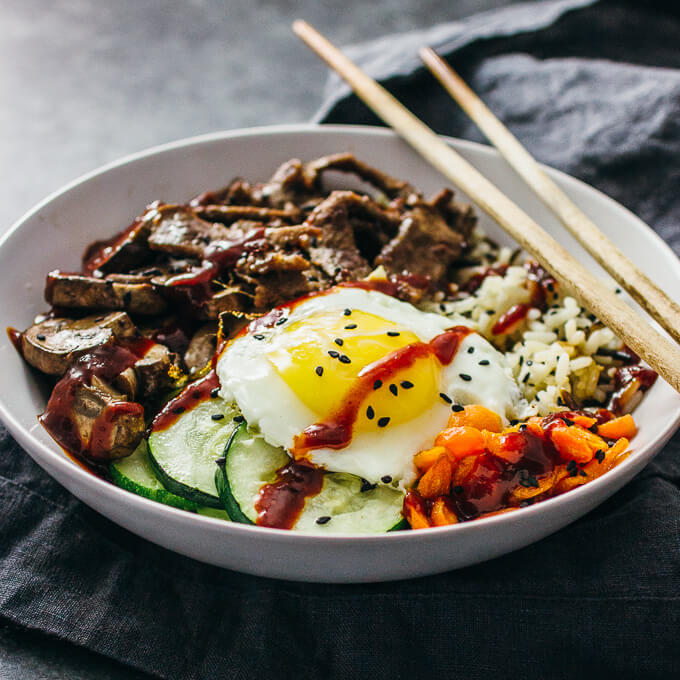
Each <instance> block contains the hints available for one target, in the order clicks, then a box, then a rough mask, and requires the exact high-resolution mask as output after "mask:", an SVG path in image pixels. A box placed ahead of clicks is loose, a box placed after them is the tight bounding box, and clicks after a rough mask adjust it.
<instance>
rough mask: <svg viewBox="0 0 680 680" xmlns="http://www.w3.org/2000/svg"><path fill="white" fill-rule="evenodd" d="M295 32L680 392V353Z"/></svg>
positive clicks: (332, 51)
mask: <svg viewBox="0 0 680 680" xmlns="http://www.w3.org/2000/svg"><path fill="white" fill-rule="evenodd" d="M293 31H294V32H295V33H296V35H297V36H298V37H299V38H301V39H302V40H303V41H304V42H305V43H306V44H307V45H308V46H309V47H311V49H312V50H314V51H315V52H316V53H317V54H318V55H319V56H320V57H321V58H322V59H323V60H324V61H325V62H326V63H327V64H328V65H329V66H331V68H333V69H334V70H335V71H336V72H337V73H338V74H339V75H340V76H342V78H344V80H345V81H347V83H348V84H349V85H350V86H351V87H352V88H353V89H354V91H355V92H356V94H357V95H358V96H359V97H360V98H361V99H362V100H363V101H364V102H365V103H366V104H367V105H368V106H369V107H370V108H371V109H372V110H373V111H374V112H375V113H376V114H377V115H378V116H379V117H381V118H382V119H383V120H384V121H385V122H387V123H388V124H389V125H390V126H391V127H392V128H394V130H395V131H396V132H397V133H398V134H399V135H400V136H401V137H403V138H404V139H405V140H406V141H407V142H408V143H409V144H411V146H413V147H414V148H415V149H416V150H417V151H418V152H419V153H420V154H421V155H422V156H423V157H424V158H425V159H426V160H427V161H428V162H429V163H430V164H432V165H433V166H434V167H435V168H437V170H439V171H440V172H441V173H442V174H443V175H444V176H445V177H447V178H448V179H449V180H450V181H451V182H453V183H454V184H456V185H457V186H458V187H460V189H462V190H463V191H464V192H465V193H466V194H467V195H468V196H469V198H470V199H471V200H472V201H474V202H475V203H476V204H477V205H478V206H479V207H480V208H481V209H482V210H484V212H486V213H487V214H488V215H490V216H491V218H492V219H494V220H495V221H496V222H497V223H498V224H499V225H500V226H501V227H503V229H505V230H506V231H507V232H508V234H510V235H511V236H512V237H513V238H514V239H515V240H516V241H517V242H518V244H519V245H520V246H522V248H524V249H525V250H527V251H528V252H529V253H531V254H532V255H533V256H534V257H535V258H536V259H537V260H538V261H539V262H540V263H541V265H543V267H545V269H546V270H547V271H548V272H550V273H551V274H552V275H553V276H554V277H555V278H556V279H557V280H558V281H559V282H560V283H561V284H562V285H564V286H566V287H567V288H568V289H569V290H570V292H571V293H572V294H573V295H574V297H576V299H577V300H578V301H579V302H580V303H581V304H582V305H583V306H584V307H586V308H588V309H589V310H590V311H592V312H593V313H594V314H596V315H597V316H598V317H599V318H600V319H601V320H602V321H603V322H604V323H606V324H607V325H608V326H609V327H610V328H611V329H612V331H614V333H616V334H617V335H618V336H619V337H620V338H621V339H622V340H623V341H624V342H625V343H626V344H627V345H628V346H629V347H630V348H631V349H632V350H633V351H634V352H636V353H637V354H639V355H640V356H641V357H642V358H643V359H644V360H645V361H646V362H647V363H648V364H649V365H650V366H651V367H652V368H653V369H654V370H655V371H657V372H658V373H659V375H661V376H662V377H663V378H664V379H665V380H666V381H667V382H668V383H669V384H670V385H672V386H673V387H674V388H675V389H676V390H677V391H679V392H680V348H679V347H678V346H677V345H676V344H674V343H673V342H671V341H670V340H669V339H668V338H666V337H665V336H663V335H661V334H660V333H659V332H658V331H656V330H655V329H654V328H652V327H651V326H650V325H649V324H648V323H647V322H646V321H645V320H643V319H642V318H641V317H639V316H638V315H637V314H635V312H634V311H633V310H632V309H631V308H630V307H629V306H628V305H626V303H625V302H623V301H622V300H620V299H619V297H618V296H617V295H616V294H615V293H614V292H613V291H611V290H609V289H608V288H607V287H606V286H604V285H603V284H602V283H601V282H600V281H599V280H598V279H597V278H596V277H595V276H594V275H593V274H591V273H590V272H589V271H588V270H587V269H586V268H585V267H584V266H583V265H582V264H580V263H579V262H578V261H577V260H576V259H575V258H574V257H572V256H571V255H570V254H569V253H568V252H567V251H566V250H565V249H564V248H563V247H562V246H561V245H560V244H559V243H558V242H557V241H556V240H555V239H554V238H553V237H552V236H550V235H549V234H548V233H546V232H545V231H544V230H543V229H542V228H541V227H540V226H539V225H538V224H537V223H536V222H535V221H534V220H533V219H532V218H531V217H529V215H527V214H526V213H525V212H524V211H523V210H522V209H521V208H520V207H519V206H518V205H516V204H515V203H514V202H513V201H511V200H510V199H509V198H508V197H507V196H506V195H505V194H503V193H502V192H501V191H500V190H499V189H498V188H497V187H496V186H495V185H493V184H492V183H491V182H490V181H489V180H488V179H486V177H484V176H483V175H482V174H481V173H480V172H479V171H478V170H476V169H475V168H474V167H473V166H472V165H470V163H468V162H467V161H466V160H465V159H464V158H463V157H462V156H461V155H460V154H458V153H457V152H456V151H454V150H453V149H452V148H451V147H450V146H448V145H447V144H446V143H445V142H444V141H443V140H442V139H441V138H440V137H438V136H437V135H436V134H435V133H434V132H433V131H432V130H431V129H430V128H429V127H427V125H425V124H424V123H423V122H422V121H421V120H419V119H418V118H417V117H416V116H414V115H413V114H412V113H411V112H410V111H408V109H406V108H405V107H404V106H403V105H402V104H400V103H399V102H398V101H397V100H396V99H395V98H394V97H393V96H392V95H391V94H390V93H389V92H387V90H385V88H383V87H382V86H380V85H379V84H378V83H376V82H375V81H374V80H373V79H372V78H370V77H369V76H368V75H366V74H365V73H364V72H363V71H362V70H361V69H360V68H359V67H358V66H356V64H354V63H352V62H351V61H350V60H349V59H348V58H347V57H345V56H344V55H343V54H342V53H341V52H340V51H339V50H338V49H337V48H336V47H334V46H333V45H332V44H331V43H330V42H329V41H328V40H327V39H326V38H324V37H323V36H322V35H321V34H320V33H318V32H317V31H316V30H315V29H314V28H312V27H311V26H310V25H309V24H307V23H306V22H304V21H300V20H298V21H296V22H295V23H294V24H293Z"/></svg>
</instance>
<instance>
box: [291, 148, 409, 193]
mask: <svg viewBox="0 0 680 680" xmlns="http://www.w3.org/2000/svg"><path fill="white" fill-rule="evenodd" d="M326 170H337V171H339V172H349V173H352V174H355V175H357V176H358V177H359V178H360V179H362V180H364V181H365V182H367V183H368V184H370V185H372V186H374V187H375V188H376V189H379V190H380V191H382V192H383V193H384V194H385V195H386V196H387V197H388V198H396V197H398V196H404V197H406V196H409V195H410V194H413V193H417V192H416V190H415V189H414V188H413V187H412V186H411V185H410V184H409V183H408V182H404V181H403V180H401V179H397V178H396V177H391V176H390V175H388V174H386V173H384V172H382V171H381V170H378V169H377V168H374V167H371V166H370V165H367V164H366V163H363V162H362V161H360V160H358V159H357V158H356V157H355V156H354V154H353V153H349V152H345V153H337V154H332V155H330V156H323V157H322V158H318V159H316V160H313V161H310V162H309V163H306V164H305V165H304V168H303V173H304V177H305V183H306V184H307V186H308V187H309V190H311V189H312V188H316V189H317V190H319V189H320V188H321V187H320V183H321V176H322V174H323V173H324V172H325V171H326Z"/></svg>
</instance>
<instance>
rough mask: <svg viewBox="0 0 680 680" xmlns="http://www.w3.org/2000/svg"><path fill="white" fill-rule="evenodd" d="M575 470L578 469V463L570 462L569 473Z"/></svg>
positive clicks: (568, 465) (568, 464)
mask: <svg viewBox="0 0 680 680" xmlns="http://www.w3.org/2000/svg"><path fill="white" fill-rule="evenodd" d="M575 469H576V461H575V460H570V461H569V462H568V463H567V470H568V471H569V472H571V471H572V470H575Z"/></svg>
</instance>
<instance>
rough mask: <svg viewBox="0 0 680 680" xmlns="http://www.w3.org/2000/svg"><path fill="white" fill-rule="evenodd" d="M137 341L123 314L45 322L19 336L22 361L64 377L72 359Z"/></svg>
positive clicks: (132, 327) (127, 317)
mask: <svg viewBox="0 0 680 680" xmlns="http://www.w3.org/2000/svg"><path fill="white" fill-rule="evenodd" d="M135 337H137V329H136V328H135V326H134V324H133V323H132V321H131V320H130V317H129V316H128V315H127V314H125V313H124V312H115V313H113V314H106V315H104V316H88V317H85V318H84V319H79V320H77V321H73V320H72V319H63V318H57V319H52V318H51V319H46V320H45V321H42V322H41V323H38V324H35V325H34V326H31V327H30V328H28V329H27V330H26V331H24V332H23V333H22V334H21V352H22V354H23V356H24V359H26V361H27V362H28V363H29V364H31V366H33V367H35V368H37V369H38V370H39V371H42V372H43V373H47V374H48V375H56V376H59V375H63V374H64V373H65V372H66V369H67V368H68V366H69V364H70V362H71V361H72V359H74V358H75V357H77V356H79V355H81V354H83V353H85V352H87V351H89V350H91V349H93V348H95V347H98V346H100V345H105V344H107V343H111V342H115V341H116V340H121V339H132V338H135Z"/></svg>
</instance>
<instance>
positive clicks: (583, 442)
mask: <svg viewBox="0 0 680 680" xmlns="http://www.w3.org/2000/svg"><path fill="white" fill-rule="evenodd" d="M550 438H551V439H552V442H553V444H554V445H555V448H556V449H557V450H558V451H559V452H560V455H561V456H562V458H564V459H565V460H575V461H576V462H577V463H587V462H588V461H589V460H592V458H593V456H594V455H595V453H596V452H597V451H599V450H601V449H602V450H604V449H606V448H607V443H606V442H605V441H604V439H602V438H601V437H598V436H597V435H596V434H593V433H592V432H590V431H589V430H584V429H583V428H582V427H578V425H569V426H567V425H565V426H557V427H553V428H552V429H551V431H550Z"/></svg>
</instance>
